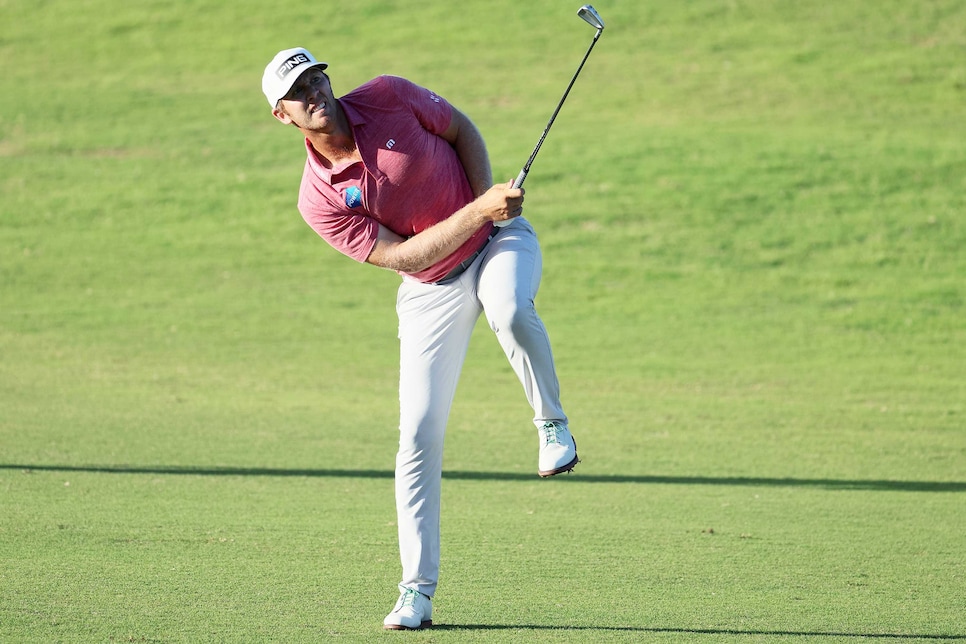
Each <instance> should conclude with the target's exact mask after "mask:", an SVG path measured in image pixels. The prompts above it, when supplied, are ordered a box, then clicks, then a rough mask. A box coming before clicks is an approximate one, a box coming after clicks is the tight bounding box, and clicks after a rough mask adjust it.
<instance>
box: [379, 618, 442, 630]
mask: <svg viewBox="0 0 966 644" xmlns="http://www.w3.org/2000/svg"><path fill="white" fill-rule="evenodd" d="M432 626H433V620H431V619H427V620H426V621H425V622H423V623H422V624H420V625H419V626H415V627H413V626H403V625H402V624H384V625H383V627H382V629H383V630H384V631H419V630H422V629H424V628H431V627H432Z"/></svg>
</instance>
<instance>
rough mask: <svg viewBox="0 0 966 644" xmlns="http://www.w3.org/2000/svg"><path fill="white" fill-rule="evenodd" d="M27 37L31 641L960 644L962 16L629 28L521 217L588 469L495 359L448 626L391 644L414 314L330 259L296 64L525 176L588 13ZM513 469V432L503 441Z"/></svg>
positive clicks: (467, 393) (760, 19) (23, 303)
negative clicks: (395, 100)
mask: <svg viewBox="0 0 966 644" xmlns="http://www.w3.org/2000/svg"><path fill="white" fill-rule="evenodd" d="M419 6H420V10H419V11H418V12H416V11H414V9H413V7H414V5H412V4H407V3H399V2H390V1H385V0H384V1H376V0H370V1H365V2H356V3H338V4H335V3H330V4H329V5H322V6H314V5H313V6H310V5H306V6H304V7H284V8H283V7H280V6H277V5H270V4H269V5H265V4H263V3H254V2H247V1H235V2H223V1H215V0H208V1H200V2H187V3H181V4H177V3H176V4H172V3H160V2H137V3H122V2H110V1H108V0H85V1H84V2H72V3H68V2H64V1H63V0H51V1H49V2H39V3H25V2H11V1H9V0H7V1H3V0H0V69H2V72H3V73H2V75H0V640H2V641H12V642H53V641H62V642H117V641H133V642H236V641H237V642H247V641H279V642H290V641H299V642H301V641H326V640H330V639H332V640H342V641H372V640H379V641H382V640H387V639H400V638H404V639H407V640H410V639H411V640H414V641H416V640H418V641H421V642H461V643H462V642H492V641H505V642H524V641H525V642H534V641H546V642H550V641H554V642H557V641H569V642H611V641H613V642H618V641H620V642H638V641H653V642H679V641H689V642H706V643H709V644H710V643H714V644H717V643H719V642H739V643H745V642H823V643H824V642H873V641H878V642H900V641H901V642H907V641H908V642H911V641H921V642H926V641H951V640H966V617H964V615H966V599H964V593H963V588H964V587H966V563H964V559H963V554H962V553H963V552H964V551H966V430H964V418H966V404H964V401H966V381H964V379H963V366H962V365H964V364H966V349H964V347H966V324H964V319H966V309H964V302H966V283H964V276H966V256H964V254H963V252H962V249H963V248H964V247H966V231H964V223H963V213H964V212H966V196H964V195H966V126H964V122H963V119H962V110H963V105H964V101H966V64H964V62H963V61H964V60H966V59H964V57H963V55H964V53H966V7H964V5H963V4H962V3H961V2H958V1H954V0H949V1H942V0H934V1H924V0H923V1H916V2H901V1H899V0H885V1H882V2H868V1H865V2H862V1H859V0H849V1H846V2H841V3H828V2H818V1H813V0H807V1H805V2H794V3H793V2H764V1H758V0H748V1H736V2H718V1H713V0H694V1H690V2H684V3H634V2H607V0H600V1H599V2H598V3H596V5H595V6H597V8H598V9H599V10H600V13H601V14H602V16H603V17H604V20H605V21H606V22H607V25H608V26H607V30H606V31H605V33H604V35H603V37H602V39H601V41H600V43H599V44H598V46H597V47H596V49H595V51H594V54H593V55H592V57H591V58H590V60H589V61H588V63H587V66H586V67H585V70H584V72H583V73H582V76H581V78H580V80H579V81H578V83H577V85H576V86H575V87H574V90H573V92H572V94H571V96H570V98H569V99H568V102H567V104H566V106H565V107H564V109H563V111H562V112H561V114H560V116H559V118H558V120H557V123H556V124H555V126H554V130H553V132H552V133H551V135H550V137H549V138H548V140H547V143H546V145H545V146H544V149H543V151H542V152H541V156H540V157H539V158H538V159H537V161H536V162H535V164H534V166H533V169H532V171H531V174H530V177H529V179H528V181H527V189H528V196H527V206H528V217H529V218H530V219H531V221H533V223H534V224H535V226H536V227H537V229H538V232H539V233H540V235H541V239H542V242H543V247H544V254H545V257H544V266H545V270H544V282H543V286H542V290H541V295H540V298H539V307H540V310H541V313H542V315H543V318H544V320H545V322H546V323H547V326H548V328H549V330H550V333H551V336H552V339H553V341H554V344H555V352H556V358H557V362H558V367H559V370H560V376H561V380H562V383H563V388H564V403H565V405H566V407H567V410H568V413H569V415H570V416H571V420H572V426H573V428H574V430H575V432H576V434H577V437H578V440H579V442H580V447H581V455H582V457H583V461H584V462H583V463H582V464H581V465H580V466H579V468H578V470H577V472H576V473H575V474H574V475H572V476H569V477H566V478H563V479H553V480H549V481H542V480H538V479H537V478H536V476H535V472H534V467H535V456H536V454H535V451H536V450H535V445H534V442H535V441H534V438H533V435H532V433H531V431H530V430H529V429H528V428H529V427H530V425H529V422H528V417H529V415H528V408H527V407H526V404H525V400H524V399H523V396H522V394H521V392H520V391H519V386H518V384H517V383H516V382H515V380H514V377H513V375H512V373H511V372H510V370H509V367H508V366H507V365H506V363H505V360H504V358H503V357H502V355H501V354H500V351H499V348H498V347H497V345H496V343H495V342H494V341H493V339H492V338H491V337H490V334H489V332H488V331H487V330H486V329H485V327H484V326H482V325H481V327H480V328H479V329H478V337H477V338H476V340H475V342H474V344H473V346H472V347H471V354H470V359H469V360H468V363H467V367H466V369H465V371H464V375H463V379H462V381H461V387H460V390H459V393H458V397H457V400H456V403H455V407H454V410H453V415H452V419H451V423H450V427H449V435H448V438H447V446H446V475H445V477H446V478H445V483H444V513H443V530H444V532H443V538H444V551H443V570H442V579H441V585H440V589H439V592H438V595H437V597H436V600H435V603H434V608H435V613H436V614H435V617H436V621H437V622H438V623H439V624H440V625H441V626H440V628H437V629H434V630H433V631H431V632H424V633H410V634H386V633H383V632H382V631H381V629H380V625H381V619H382V617H383V616H384V614H385V612H386V611H387V610H388V609H389V608H390V607H391V605H392V602H393V601H394V600H395V583H396V581H397V580H398V574H399V570H398V568H399V566H398V561H397V552H396V533H395V524H394V521H395V513H394V509H393V501H392V471H391V470H392V464H393V456H394V452H395V434H396V429H395V427H396V422H397V419H396V416H397V410H396V381H397V370H396V369H397V353H396V352H397V347H396V339H395V331H396V329H395V315H394V311H393V304H394V295H395V289H396V285H397V284H398V278H396V277H395V276H394V275H392V274H391V273H389V272H386V271H379V270H376V269H374V268H371V267H360V266H356V265H355V264H354V263H353V262H351V261H350V260H347V259H345V258H343V257H341V256H340V255H338V254H337V253H336V252H335V251H332V250H331V249H329V248H328V247H327V246H326V245H325V244H324V243H322V242H321V241H320V240H318V238H317V237H316V236H315V235H314V233H312V232H311V230H310V229H308V227H306V226H305V224H304V223H303V222H302V220H301V218H300V217H299V215H298V213H297V212H296V210H295V196H296V189H297V185H298V179H299V176H300V171H301V166H302V163H303V152H302V151H301V147H300V143H299V139H298V136H297V135H296V133H295V132H294V131H290V130H288V129H286V128H283V127H281V126H279V125H278V124H277V123H275V122H274V121H273V120H272V119H271V117H270V115H269V114H268V110H267V107H268V106H267V105H266V103H265V101H264V99H263V97H262V96H261V93H260V91H259V80H260V75H261V71H262V68H263V66H264V64H265V62H266V61H267V60H268V59H269V58H270V57H271V56H272V55H273V54H274V53H275V52H276V51H277V50H279V49H281V48H284V47H289V46H296V45H303V46H306V47H308V48H309V49H311V50H312V51H313V52H314V53H316V54H317V55H318V56H319V57H320V58H322V59H324V60H328V61H329V62H330V63H331V69H330V71H331V73H332V77H333V83H334V85H335V87H336V90H337V92H342V91H347V90H348V89H350V88H351V87H353V86H355V85H357V84H359V83H361V82H363V81H365V80H367V79H369V78H370V77H372V76H373V75H376V74H379V73H394V74H401V75H404V76H408V77H410V78H412V79H413V80H415V81H417V82H420V83H422V84H424V85H427V86H429V87H432V88H433V89H435V90H437V91H439V92H441V93H442V94H443V95H445V96H447V97H448V98H450V99H451V100H452V101H453V102H454V103H455V104H457V105H458V106H460V107H461V108H463V109H464V111H466V112H467V113H469V114H470V115H471V117H472V118H473V119H474V120H475V121H476V122H477V124H478V125H479V127H480V128H481V130H482V131H483V133H484V135H485V136H486V138H487V141H488V145H489V148H490V153H491V156H492V157H493V164H494V169H495V174H496V176H497V177H498V178H502V177H505V178H507V179H509V178H512V177H513V176H515V175H516V173H517V172H518V170H519V167H520V164H522V163H523V161H525V160H526V157H527V155H528V154H529V153H530V150H531V148H532V145H533V144H534V143H535V142H536V139H537V137H538V135H539V133H540V128H542V127H543V126H544V124H545V122H546V119H547V117H548V116H549V114H550V112H551V110H552V108H553V105H554V104H555V102H556V101H557V100H558V99H559V96H560V92H561V91H562V89H563V87H564V86H565V83H566V81H567V80H568V79H569V77H570V75H571V74H572V73H573V70H574V68H575V66H576V64H577V63H578V62H579V58H580V56H581V55H582V54H583V51H584V49H585V48H586V46H587V45H588V44H589V41H590V38H591V36H592V33H593V32H592V30H590V29H589V28H588V27H587V26H586V25H585V24H583V23H582V22H581V21H579V20H578V19H577V18H576V17H575V16H574V15H573V14H574V13H575V12H576V8H577V7H576V6H565V5H561V3H559V2H550V0H540V1H535V2H529V3H519V2H509V1H508V0H494V1H493V2H485V3H484V2H469V3H462V4H459V5H458V6H457V5H454V4H453V3H444V2H437V1H429V2H423V3H420V5H419ZM481 433H482V436H481Z"/></svg>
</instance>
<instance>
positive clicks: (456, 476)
mask: <svg viewBox="0 0 966 644" xmlns="http://www.w3.org/2000/svg"><path fill="white" fill-rule="evenodd" d="M0 470H22V471H24V472H32V471H37V472H91V473H94V474H155V475H171V476H280V477H282V476H284V477H288V476H292V477H309V478H364V479H391V478H393V472H392V470H353V469H297V468H292V469H288V468H278V467H192V466H167V465H42V464H32V465H28V464H22V463H21V464H15V463H11V464H3V463H0ZM443 478H444V479H448V480H452V481H526V482H533V481H537V480H539V478H538V477H537V475H536V473H532V474H530V473H526V474H525V473H514V472H468V471H461V470H455V471H447V472H443ZM553 480H555V481H564V482H567V483H629V484H635V483H636V484H642V485H724V486H747V487H811V488H822V489H828V490H872V491H895V492H966V482H963V481H889V480H874V479H870V480H863V479H797V478H767V477H745V476H647V475H625V474H582V473H580V472H579V471H578V472H576V473H573V474H570V475H567V476H557V477H555V478H554V479H553Z"/></svg>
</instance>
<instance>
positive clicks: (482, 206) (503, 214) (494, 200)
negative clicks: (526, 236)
mask: <svg viewBox="0 0 966 644" xmlns="http://www.w3.org/2000/svg"><path fill="white" fill-rule="evenodd" d="M524 192H525V191H524V189H523V188H514V187H513V182H512V181H508V182H506V183H498V184H496V185H495V186H493V187H492V188H490V189H489V190H487V191H486V192H484V193H483V194H482V195H480V196H479V197H478V198H477V199H476V201H475V203H474V205H475V206H476V210H478V211H479V212H480V214H481V215H482V216H483V218H484V220H485V221H493V222H497V221H509V220H510V219H514V218H515V217H519V216H520V215H522V214H523V195H524Z"/></svg>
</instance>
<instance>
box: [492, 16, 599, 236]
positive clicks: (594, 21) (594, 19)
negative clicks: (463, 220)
mask: <svg viewBox="0 0 966 644" xmlns="http://www.w3.org/2000/svg"><path fill="white" fill-rule="evenodd" d="M577 15H578V16H580V18H581V19H582V20H584V21H585V22H586V23H587V24H589V25H590V26H591V27H593V28H594V29H596V30H597V33H595V34H594V40H593V41H592V42H591V43H590V47H588V48H587V53H586V54H584V59H583V60H582V61H580V66H579V67H577V71H576V72H574V77H573V78H571V79H570V84H569V85H567V89H566V91H564V93H563V96H561V97H560V102H559V103H557V109H555V110H554V111H553V115H552V116H551V117H550V120H549V121H548V122H547V127H545V128H544V130H543V134H541V135H540V140H539V141H537V145H536V147H535V148H533V152H532V153H531V154H530V158H529V159H527V163H526V165H524V166H523V169H522V170H520V174H518V175H517V178H516V180H515V181H514V182H513V187H514V188H519V187H520V186H522V185H523V182H524V181H525V180H526V178H527V174H528V173H529V172H530V166H531V165H532V164H533V160H534V159H535V158H537V152H539V151H540V146H542V145H543V141H544V139H546V138H547V133H548V132H549V131H550V127H551V126H552V125H553V121H554V119H556V118H557V113H558V112H559V111H560V108H561V106H563V104H564V101H565V100H567V95H568V94H570V88H571V87H573V86H574V82H575V81H576V80H577V75H578V74H580V70H581V69H583V68H584V63H586V62H587V58H588V57H589V56H590V52H591V51H592V50H593V49H594V45H596V44H597V39H598V38H600V34H601V33H602V32H603V31H604V21H603V20H601V17H600V14H599V13H597V10H596V9H594V8H593V7H592V6H590V5H589V4H585V5H584V6H582V7H581V8H580V9H578V10H577ZM510 221H511V220H507V221H498V222H495V223H496V225H497V226H506V225H507V224H509V223H510Z"/></svg>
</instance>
